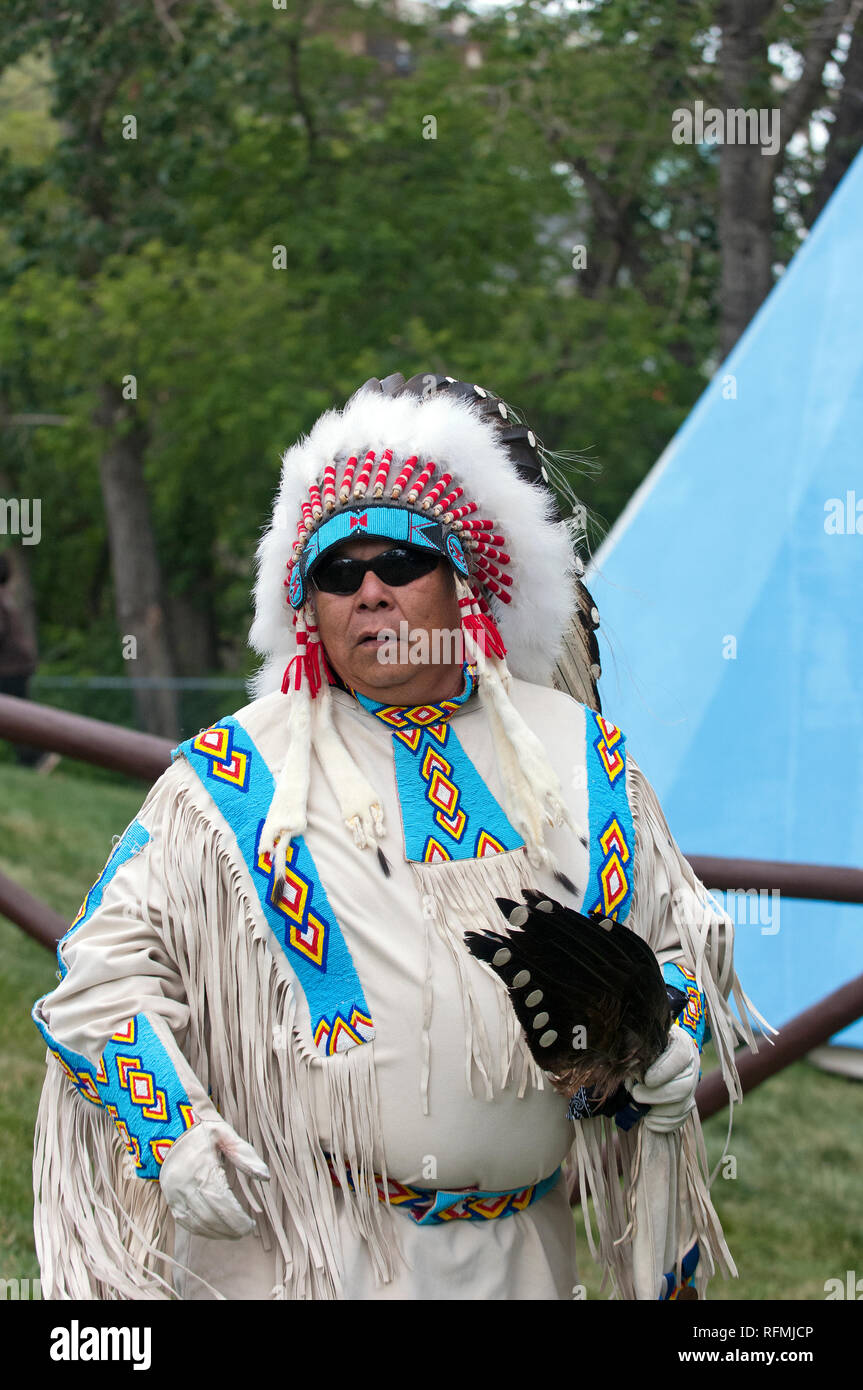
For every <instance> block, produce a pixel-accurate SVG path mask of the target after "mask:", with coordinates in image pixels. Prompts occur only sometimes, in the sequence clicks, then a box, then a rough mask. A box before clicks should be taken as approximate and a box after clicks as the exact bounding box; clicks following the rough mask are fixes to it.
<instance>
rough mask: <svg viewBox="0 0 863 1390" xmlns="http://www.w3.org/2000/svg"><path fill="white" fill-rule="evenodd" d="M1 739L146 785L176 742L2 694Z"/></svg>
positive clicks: (702, 871) (795, 872) (860, 889)
mask: <svg viewBox="0 0 863 1390" xmlns="http://www.w3.org/2000/svg"><path fill="white" fill-rule="evenodd" d="M0 737H2V738H7V739H10V740H11V741H12V742H14V743H26V744H30V745H31V746H32V747H35V748H45V749H50V750H51V751H52V752H55V753H63V754H65V755H66V756H67V757H70V758H80V759H81V760H82V761H84V762H90V763H95V764H96V765H97V766H99V767H108V768H112V769H113V770H114V771H116V772H125V773H127V774H128V775H129V776H131V777H141V778H143V779H144V780H146V781H154V780H155V779H156V778H157V777H160V776H161V775H162V773H163V772H164V771H165V769H166V767H168V765H169V764H170V761H171V748H172V744H171V741H170V739H165V738H157V737H156V736H155V735H154V734H141V733H137V732H136V731H135V730H133V729H122V728H120V727H119V726H118V725H116V724H107V723H105V722H103V721H102V720H100V719H89V718H87V717H86V716H84V715H81V714H68V713H67V712H66V711H65V710H57V709H53V708H51V706H49V705H38V704H35V703H34V702H33V701H32V700H19V699H17V698H16V697H15V696H13V695H0ZM686 857H687V859H688V860H689V863H690V864H691V865H692V868H693V870H694V872H695V873H696V875H697V876H698V878H700V879H701V881H702V883H704V884H705V885H708V886H709V887H711V888H716V889H722V890H724V891H732V892H733V891H735V890H736V891H738V892H746V891H750V892H751V891H753V890H756V891H762V890H765V889H766V890H768V891H769V890H770V889H776V890H778V891H779V892H780V893H785V894H786V895H787V896H788V897H792V898H807V899H814V900H816V901H819V902H847V903H863V869H853V868H848V867H845V866H839V865H837V866H833V865H830V864H787V863H781V862H776V861H773V860H765V859H720V858H716V857H714V856H711V855H705V854H691V855H687V856H686ZM743 885H745V887H744V886H743Z"/></svg>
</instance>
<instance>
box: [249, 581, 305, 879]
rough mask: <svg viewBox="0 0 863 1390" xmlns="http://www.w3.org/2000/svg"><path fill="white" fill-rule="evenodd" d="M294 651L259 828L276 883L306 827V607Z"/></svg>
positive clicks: (298, 618)
mask: <svg viewBox="0 0 863 1390" xmlns="http://www.w3.org/2000/svg"><path fill="white" fill-rule="evenodd" d="M309 616H310V615H309ZM294 617H295V622H296V636H297V654H296V656H294V657H292V658H291V660H290V661H289V662H288V665H287V667H286V668H285V674H284V677H283V679H282V691H283V692H284V693H285V694H290V699H289V701H288V713H287V724H286V734H287V748H286V751H285V760H284V763H283V764H282V768H281V771H280V772H279V775H278V778H277V780H276V786H275V790H274V792H273V799H272V801H271V802H270V808H269V810H268V811H267V817H266V820H265V821H264V825H263V829H262V830H261V839H260V851H261V853H264V854H269V855H270V856H271V858H272V862H273V870H274V874H275V878H276V882H277V883H278V882H280V881H281V880H282V879H284V876H285V865H286V862H287V853H288V847H289V845H290V843H291V840H292V839H294V838H295V836H298V835H302V834H303V832H304V830H305V828H306V819H307V815H308V803H309V781H310V774H311V752H312V737H311V734H312V728H311V726H312V712H311V705H312V692H311V686H310V682H309V680H308V679H307V678H306V676H307V663H308V661H309V655H308V652H307V650H306V648H307V643H308V631H307V614H306V609H305V606H303V608H300V609H298V610H297V612H296V613H295V615H294Z"/></svg>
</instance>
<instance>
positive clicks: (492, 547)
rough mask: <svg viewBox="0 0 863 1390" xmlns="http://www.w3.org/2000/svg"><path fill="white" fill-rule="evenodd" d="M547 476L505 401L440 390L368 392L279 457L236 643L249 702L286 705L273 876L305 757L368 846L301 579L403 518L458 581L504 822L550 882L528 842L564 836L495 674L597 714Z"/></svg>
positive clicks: (367, 812) (562, 529) (550, 786)
mask: <svg viewBox="0 0 863 1390" xmlns="http://www.w3.org/2000/svg"><path fill="white" fill-rule="evenodd" d="M547 464H548V465H549V466H551V456H549V455H547V454H546V453H545V451H544V450H543V448H542V446H541V444H539V442H538V441H537V439H536V436H535V435H534V434H533V431H532V430H530V429H529V428H528V427H527V425H525V424H524V423H523V422H521V421H520V420H519V419H518V418H517V417H516V415H515V413H514V412H513V411H512V409H511V408H510V407H508V406H507V405H506V404H505V403H504V402H503V401H501V400H500V399H499V398H498V397H496V396H494V395H493V394H492V393H491V392H489V391H486V390H485V389H484V388H483V387H480V386H468V385H467V384H465V383H463V382H458V381H455V380H454V379H453V378H451V377H437V376H417V377H414V378H412V379H411V381H409V382H407V383H406V382H405V381H404V378H403V377H402V376H400V375H395V376H391V377H387V378H386V379H385V380H384V381H378V380H376V379H373V380H371V381H367V382H366V383H365V384H364V385H363V386H362V387H361V388H360V389H359V390H358V391H357V392H355V394H354V395H353V396H352V397H351V399H350V400H349V401H348V403H347V405H346V406H345V407H344V409H343V410H329V411H327V412H325V414H324V415H322V416H321V417H320V419H319V420H318V421H317V423H316V424H315V425H314V426H313V428H312V430H311V431H310V433H309V434H308V435H307V436H304V437H303V438H302V439H300V440H299V441H298V443H297V444H295V445H294V446H293V448H291V449H289V450H288V451H287V452H286V454H285V455H284V457H283V462H282V477H281V484H280V488H279V491H278V495H277V498H276V502H275V507H274V511H273V519H272V523H271V525H270V527H269V529H268V530H267V532H266V533H265V535H264V537H263V539H262V541H261V543H260V546H259V548H258V556H257V560H258V574H257V582H256V587H255V619H254V623H253V625H252V629H251V633H250V642H251V644H252V646H253V647H254V648H255V650H256V651H258V652H259V653H260V654H261V655H262V657H263V658H264V659H263V664H262V666H261V668H260V670H259V672H258V674H257V675H256V676H255V677H254V678H253V680H252V682H251V691H252V693H253V694H254V695H256V696H262V695H266V694H269V693H270V692H272V691H274V690H277V689H278V688H279V686H281V688H282V690H283V691H284V692H285V693H286V694H288V695H289V696H290V697H291V705H292V708H291V713H290V717H289V730H290V749H289V753H288V756H287V758H286V762H285V769H284V772H283V775H282V776H280V778H279V780H278V782H277V785H276V791H275V795H274V798H273V803H272V805H271V808H270V814H269V816H268V817H267V822H266V824H265V826H264V832H263V838H262V848H263V849H266V850H268V851H270V852H272V853H273V854H274V855H275V863H276V870H277V873H278V872H280V871H281V870H282V868H283V865H284V856H285V852H286V849H287V844H288V842H289V840H290V838H291V837H292V836H295V835H299V834H301V833H302V832H303V830H304V829H305V808H306V801H307V796H308V775H309V771H308V750H309V747H310V745H311V744H313V745H314V746H315V747H316V748H317V750H318V753H319V755H320V761H321V763H322V766H323V767H324V770H325V772H326V775H327V777H328V779H329V781H330V783H331V785H332V787H333V790H334V792H335V794H336V796H337V798H338V800H339V804H340V807H341V810H342V814H343V816H344V819H345V822H346V824H347V825H348V826H349V827H350V829H351V830H352V832H353V834H354V838H355V841H356V843H357V844H358V845H359V846H360V847H373V848H378V849H379V848H380V843H379V842H380V840H381V838H382V836H383V834H384V826H383V820H382V811H381V807H380V801H379V799H378V798H377V796H376V795H375V793H374V790H373V789H372V788H371V787H369V786H368V784H367V783H366V781H365V779H364V778H363V777H362V776H361V775H360V773H359V771H358V769H356V768H355V767H354V766H353V764H352V760H351V759H350V757H349V754H348V753H347V750H346V749H345V748H344V746H343V745H342V744H341V740H340V739H339V737H338V734H337V732H336V730H335V727H334V725H333V721H332V716H331V713H330V710H329V686H328V668H327V663H326V654H325V652H323V651H322V649H321V644H320V640H319V633H318V630H317V625H316V621H315V612H314V603H313V599H312V598H311V596H310V592H311V591H310V589H309V586H308V584H307V582H306V581H307V577H308V571H309V568H310V564H311V561H312V559H313V558H314V557H316V555H317V553H318V551H319V548H320V547H321V546H323V545H326V544H330V543H333V540H335V541H336V542H337V541H338V540H340V539H341V540H344V539H345V538H346V537H347V536H348V535H349V532H348V530H347V527H348V526H354V525H356V526H357V527H358V528H359V527H362V528H363V530H361V531H360V534H366V535H368V534H386V535H392V534H394V531H393V529H392V528H393V522H394V521H396V522H398V521H399V517H402V522H403V515H402V514H407V515H409V516H410V518H411V521H410V526H409V528H408V529H409V534H410V538H411V540H412V541H413V542H414V543H418V544H421V543H423V535H422V534H420V533H421V532H422V531H423V528H432V527H433V528H435V534H436V539H435V541H434V543H435V544H436V545H437V546H438V548H440V549H441V550H442V552H443V553H444V554H445V555H446V557H447V559H448V560H449V562H450V563H451V564H452V566H453V568H454V570H455V573H456V592H457V595H458V599H459V607H460V610H461V614H462V630H463V634H464V638H465V650H466V655H467V657H468V659H469V660H471V661H475V662H476V663H477V665H478V666H479V669H480V682H479V693H480V698H481V699H482V700H483V702H484V703H485V704H486V706H487V708H488V709H489V713H490V722H491V725H492V729H493V732H494V736H495V742H496V746H497V751H498V754H499V758H500V760H501V765H502V770H503V772H504V779H505V781H506V782H507V785H508V788H509V804H508V806H507V810H508V812H509V813H510V814H511V816H512V819H513V824H514V825H516V826H517V827H518V828H519V829H520V830H521V831H522V833H523V834H524V838H525V841H526V845H527V849H528V854H529V855H530V857H531V859H532V861H533V862H534V863H536V864H540V863H542V864H546V865H549V866H551V867H555V866H554V865H553V864H552V861H551V855H550V853H549V851H548V850H547V848H546V846H545V843H544V834H543V829H542V827H543V825H544V824H546V823H551V824H561V823H563V822H565V821H566V820H567V817H568V813H567V811H566V809H565V807H564V803H563V798H562V797H561V795H560V788H559V784H558V781H557V777H556V775H555V773H554V771H553V769H552V768H551V767H550V766H549V764H548V760H547V757H546V755H545V752H544V750H543V749H542V747H541V745H540V743H539V740H538V739H537V738H536V736H535V734H533V733H532V731H531V730H529V729H528V728H527V726H526V725H525V724H524V722H523V720H522V719H521V717H520V716H519V715H518V713H517V711H516V710H515V707H514V706H513V705H512V703H511V701H510V700H509V698H508V693H507V692H508V689H509V685H510V673H512V674H513V675H515V676H517V677H520V678H522V679H524V680H529V681H532V682H534V683H536V684H541V685H551V684H553V683H555V682H557V683H559V684H565V685H567V686H568V687H569V688H570V689H572V690H573V693H574V694H575V695H576V696H577V698H579V699H582V700H585V701H586V702H588V703H590V704H592V705H594V707H597V708H598V705H599V701H598V696H597V693H596V681H597V679H598V677H599V674H600V672H599V662H598V649H597V645H596V638H595V628H596V627H597V626H598V623H599V618H598V614H597V613H596V609H595V607H594V605H593V602H592V600H591V598H590V595H589V594H587V591H586V590H585V589H584V587H583V586H582V585H581V582H580V577H579V576H580V573H581V572H583V564H582V562H581V560H580V558H579V557H578V556H576V555H575V553H574V550H573V542H572V527H571V526H570V525H568V524H567V522H566V521H564V520H561V518H560V515H559V511H558V506H557V503H556V500H555V494H554V492H553V489H552V487H551V485H550V476H551V475H550V473H549V466H547ZM385 513H386V514H387V515H386V516H385V515H384V514H385ZM384 523H385V524H384ZM376 526H377V530H376V529H375V527H376ZM426 534H430V532H428V531H427V532H426ZM310 557H311V558H310ZM563 670H566V671H567V672H568V673H569V674H568V676H566V677H565V678H564V679H562V678H561V672H562V671H563ZM573 684H575V686H576V688H575V689H573ZM300 744H302V745H303V746H302V748H301V747H300Z"/></svg>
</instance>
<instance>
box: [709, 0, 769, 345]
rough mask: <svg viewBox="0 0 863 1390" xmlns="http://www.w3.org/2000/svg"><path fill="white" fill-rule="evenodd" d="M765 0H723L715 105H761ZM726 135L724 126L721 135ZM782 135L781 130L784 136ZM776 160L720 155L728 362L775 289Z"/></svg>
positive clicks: (724, 150)
mask: <svg viewBox="0 0 863 1390" xmlns="http://www.w3.org/2000/svg"><path fill="white" fill-rule="evenodd" d="M769 8H770V6H769V4H765V3H764V0H726V3H725V4H724V5H723V6H722V7H721V11H722V47H721V50H720V55H719V63H720V70H721V93H722V99H721V107H722V109H723V110H724V111H725V112H727V111H729V110H737V109H741V108H742V109H744V110H745V109H747V108H749V107H752V106H754V107H755V108H756V109H757V108H758V107H759V105H760V102H759V101H757V100H754V99H753V93H754V92H756V91H758V88H759V85H761V87H762V90H763V85H762V84H759V78H762V76H763V73H764V72H765V70H766V67H767V42H766V39H765V37H764V33H763V30H762V28H761V21H762V20H763V18H764V17H765V15H766V12H767V11H768V10H769ZM727 133H728V131H727V128H726V134H727ZM783 134H784V132H783ZM778 159H779V155H778V154H777V155H776V156H774V155H769V154H762V153H761V146H760V145H759V144H730V143H729V142H728V141H727V140H726V141H725V143H724V144H723V145H722V146H721V149H720V154H719V245H720V259H721V274H720V299H719V307H720V338H719V345H720V350H721V354H722V356H723V357H726V356H727V355H728V353H729V352H730V351H731V349H732V348H733V347H734V344H735V343H736V342H737V339H738V338H739V337H740V335H741V333H742V332H743V330H744V328H745V327H746V325H747V324H748V323H749V321H750V319H751V318H752V316H753V314H754V313H755V311H756V310H757V309H758V307H759V305H760V304H761V303H762V301H763V300H764V299H765V298H766V297H767V295H768V294H769V292H770V290H771V288H772V285H773V276H772V273H771V266H772V263H773V180H774V177H775V174H776V168H777V163H778Z"/></svg>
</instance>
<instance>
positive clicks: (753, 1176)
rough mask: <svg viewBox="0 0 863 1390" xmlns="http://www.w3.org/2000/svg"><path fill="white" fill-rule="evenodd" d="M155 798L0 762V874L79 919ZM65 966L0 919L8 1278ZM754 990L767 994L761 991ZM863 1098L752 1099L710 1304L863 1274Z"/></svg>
mask: <svg viewBox="0 0 863 1390" xmlns="http://www.w3.org/2000/svg"><path fill="white" fill-rule="evenodd" d="M145 793H146V788H145V787H144V785H143V784H142V783H133V782H129V783H128V784H126V785H125V786H117V785H108V784H106V783H105V782H104V781H101V780H97V779H92V780H88V779H87V778H86V777H84V776H82V775H81V769H80V768H79V767H76V768H74V770H72V769H70V770H69V772H65V771H64V765H63V764H61V766H60V768H58V769H57V770H56V771H55V772H54V773H52V774H51V776H49V777H40V776H38V775H36V774H34V773H32V772H30V771H29V770H26V769H21V768H17V767H13V766H10V765H9V764H3V765H0V872H2V873H5V874H8V875H9V877H11V878H13V879H15V881H16V882H18V883H20V884H21V885H22V886H23V887H24V888H27V889H28V890H29V891H30V892H31V893H33V894H35V895H36V896H37V897H39V898H41V899H42V900H43V901H45V902H47V903H49V904H50V905H51V906H52V907H53V908H55V909H56V910H57V911H58V912H60V913H61V914H62V915H63V917H64V918H65V919H66V920H67V921H71V920H72V918H73V917H74V915H75V913H76V912H77V910H78V907H79V905H80V902H81V899H82V898H83V896H84V894H85V892H86V890H87V889H88V888H89V886H90V884H91V883H92V882H93V881H94V880H95V879H96V878H97V877H98V875H99V873H100V872H101V869H102V866H103V865H104V863H105V860H106V858H107V856H108V852H109V850H110V848H111V840H112V837H113V836H114V835H119V834H121V833H122V831H123V830H124V829H125V828H126V826H127V825H128V823H129V822H130V821H131V820H132V819H133V818H134V816H135V814H136V812H137V810H138V809H139V807H140V805H141V803H142V801H143V799H144V795H145ZM55 969H56V961H55V960H54V958H53V956H51V955H50V954H49V953H48V952H47V951H46V950H45V949H44V948H43V947H41V946H39V945H37V944H36V943H35V942H34V941H31V940H29V938H27V937H25V936H24V934H23V933H22V932H21V931H19V930H18V929H17V928H16V927H14V926H13V925H12V924H11V923H9V922H8V921H7V920H6V919H5V918H2V917H0V1278H7V1279H9V1278H19V1279H23V1278H33V1277H35V1276H36V1275H37V1274H38V1267H37V1264H36V1255H35V1250H34V1247H33V1235H32V1204H33V1203H32V1180H31V1155H32V1140H33V1126H34V1122H35V1117H36V1110H37V1106H38V1102H39V1091H40V1088H41V1083H42V1077H43V1074H44V1058H45V1049H44V1045H43V1043H42V1040H41V1038H40V1037H39V1035H38V1033H37V1031H36V1029H35V1028H34V1026H33V1024H32V1022H31V1020H30V1007H31V1005H32V1003H33V1001H34V999H36V998H38V997H39V995H41V994H44V993H46V992H47V991H48V990H50V989H51V988H53V984H54V980H55ZM746 983H747V989H748V990H749V992H750V993H751V994H752V995H753V997H754V998H755V999H757V997H758V992H757V982H755V981H747V982H746ZM711 1053H712V1050H711V1049H710V1048H708V1049H707V1050H706V1053H705V1070H709V1069H710V1068H711V1067H712V1066H713V1065H714V1064H715V1058H714V1057H713V1056H712V1055H711ZM860 1102H861V1089H860V1084H859V1083H857V1082H853V1081H850V1080H845V1079H844V1078H841V1077H837V1076H831V1075H828V1074H826V1073H824V1072H821V1071H818V1070H817V1069H816V1068H815V1067H813V1066H811V1065H809V1064H808V1063H806V1062H799V1063H797V1064H796V1065H795V1066H793V1067H789V1068H788V1069H787V1070H785V1071H784V1072H781V1073H780V1074H779V1075H778V1076H776V1077H774V1078H772V1079H771V1080H770V1081H767V1082H765V1083H764V1084H763V1085H761V1086H759V1087H758V1088H757V1089H756V1090H755V1091H753V1092H751V1094H750V1095H749V1096H747V1097H746V1099H745V1100H744V1103H743V1105H742V1106H741V1107H739V1108H738V1110H737V1113H736V1116H735V1123H734V1131H733V1134H732V1138H731V1145H730V1150H729V1152H730V1153H731V1154H733V1155H734V1157H735V1158H736V1160H737V1176H736V1178H734V1179H723V1177H722V1174H721V1173H720V1174H719V1175H718V1176H717V1179H716V1182H715V1183H714V1186H713V1190H712V1191H713V1201H714V1204H715V1206H716V1209H717V1211H718V1212H719V1215H720V1218H721V1220H722V1223H723V1227H724V1229H725V1235H726V1239H727V1240H728V1244H729V1246H730V1249H731V1253H732V1255H733V1257H734V1260H735V1262H736V1264H737V1268H738V1271H739V1275H740V1277H739V1279H737V1280H729V1281H727V1282H726V1281H723V1280H722V1279H716V1280H714V1281H713V1283H712V1285H711V1288H710V1297H711V1298H712V1299H715V1300H720V1299H732V1298H740V1299H745V1300H759V1299H803V1300H812V1299H819V1300H820V1299H823V1298H824V1283H825V1281H826V1280H827V1279H830V1278H835V1277H839V1278H841V1279H843V1280H844V1277H845V1271H846V1270H848V1269H853V1270H856V1271H857V1273H858V1276H863V1203H861V1200H860V1192H859V1187H860V1183H859V1171H860V1163H859V1153H860V1136H861V1121H860ZM727 1124H728V1117H727V1112H722V1113H721V1114H719V1115H717V1116H714V1118H713V1119H711V1120H709V1121H708V1122H707V1124H706V1125H705V1137H706V1141H707V1149H708V1155H709V1158H710V1162H711V1167H713V1166H714V1165H715V1164H716V1162H717V1160H718V1158H719V1155H720V1153H721V1152H722V1146H723V1143H724V1141H725V1132H726V1128H727ZM576 1223H577V1230H578V1248H579V1277H580V1279H581V1281H582V1282H583V1283H584V1284H585V1286H586V1288H587V1293H588V1297H590V1298H594V1297H597V1296H598V1294H599V1284H600V1275H599V1271H598V1270H597V1268H596V1266H595V1265H594V1264H593V1261H592V1260H591V1258H590V1254H589V1251H588V1248H587V1243H586V1240H585V1237H584V1231H583V1224H582V1216H581V1213H580V1212H579V1213H577V1215H576Z"/></svg>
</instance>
